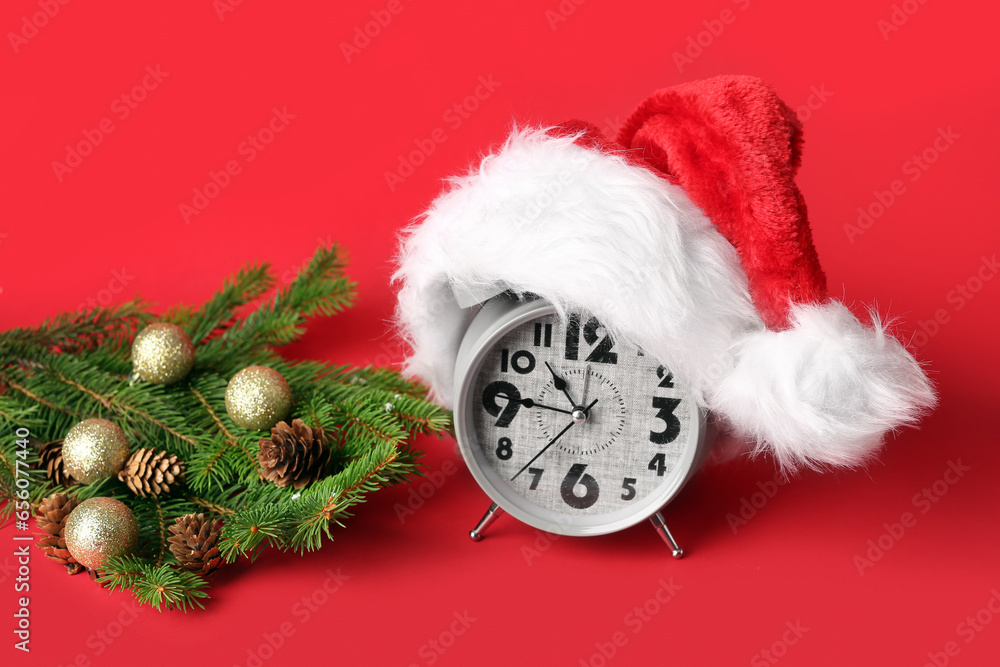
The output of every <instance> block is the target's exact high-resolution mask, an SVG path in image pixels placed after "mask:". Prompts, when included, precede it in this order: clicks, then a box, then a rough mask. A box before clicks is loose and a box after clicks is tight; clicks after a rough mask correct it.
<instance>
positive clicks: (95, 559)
mask: <svg viewBox="0 0 1000 667" xmlns="http://www.w3.org/2000/svg"><path fill="white" fill-rule="evenodd" d="M63 536H64V537H65V538H66V549H67V550H68V551H69V553H70V555H72V556H73V558H75V559H76V560H77V562H78V563H80V564H81V565H83V566H84V567H87V568H90V569H91V570H95V569H97V568H99V567H100V566H101V565H102V564H103V563H104V561H106V560H108V559H109V558H114V557H116V556H124V555H126V554H129V553H131V552H132V550H133V549H135V545H136V542H138V539H139V524H138V523H137V522H136V520H135V515H134V514H132V510H130V509H129V508H128V506H126V505H125V503H123V502H121V501H118V500H115V499H114V498H91V499H90V500H84V501H83V502H82V503H80V504H79V505H77V506H76V507H75V508H74V509H73V511H72V512H70V514H69V517H68V518H67V519H66V525H65V527H64V528H63Z"/></svg>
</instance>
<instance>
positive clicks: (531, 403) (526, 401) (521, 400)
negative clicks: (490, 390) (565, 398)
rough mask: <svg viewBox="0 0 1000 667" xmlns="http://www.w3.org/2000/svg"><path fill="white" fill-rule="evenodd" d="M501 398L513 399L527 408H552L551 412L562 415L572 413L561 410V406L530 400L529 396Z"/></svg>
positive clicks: (571, 412)
mask: <svg viewBox="0 0 1000 667" xmlns="http://www.w3.org/2000/svg"><path fill="white" fill-rule="evenodd" d="M501 396H503V395H502V394H501ZM503 398H506V399H507V400H508V401H514V402H515V403H520V404H521V405H523V406H524V407H526V408H529V409H530V408H542V409H543V410H552V412H561V413H563V414H564V415H571V414H573V411H572V410H563V409H562V408H554V407H552V406H551V405H542V404H541V403H536V402H535V401H533V400H531V399H530V398H516V399H515V398H511V397H510V396H503Z"/></svg>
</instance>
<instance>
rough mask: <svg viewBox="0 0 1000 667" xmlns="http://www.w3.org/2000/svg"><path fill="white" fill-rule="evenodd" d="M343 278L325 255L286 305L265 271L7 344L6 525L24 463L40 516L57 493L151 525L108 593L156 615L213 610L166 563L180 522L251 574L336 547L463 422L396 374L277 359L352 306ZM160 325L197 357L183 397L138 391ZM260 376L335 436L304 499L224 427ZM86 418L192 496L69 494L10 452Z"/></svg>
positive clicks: (0, 345) (7, 336)
mask: <svg viewBox="0 0 1000 667" xmlns="http://www.w3.org/2000/svg"><path fill="white" fill-rule="evenodd" d="M344 269H345V263H344V261H343V258H342V255H341V253H340V251H339V249H338V247H337V246H331V247H321V248H319V249H318V250H317V252H316V254H315V256H314V257H313V258H312V260H311V261H310V262H309V263H308V264H307V265H306V266H305V267H304V268H303V269H302V270H301V271H300V272H299V274H298V276H297V277H296V278H295V279H294V280H293V281H292V282H291V283H290V284H288V285H287V286H285V287H283V288H281V289H277V290H275V279H274V277H273V275H272V272H271V268H270V266H269V265H267V264H254V265H250V266H248V267H246V268H244V269H242V270H241V271H239V272H238V273H237V274H236V275H234V276H233V277H232V278H230V279H229V280H227V281H226V282H225V283H224V284H223V286H222V288H221V289H220V290H219V292H218V293H217V294H215V295H214V296H213V297H212V298H211V299H209V301H208V302H207V303H205V304H204V305H202V306H201V307H200V308H191V307H187V306H175V307H173V308H170V309H169V310H167V311H166V313H165V314H163V315H162V316H157V315H156V314H155V313H154V312H153V311H152V310H151V307H150V305H149V304H147V303H145V302H143V301H141V300H138V299H137V300H135V301H130V302H128V303H124V304H121V305H118V306H115V307H111V308H96V309H90V310H86V311H83V312H79V313H66V314H61V315H58V316H56V317H53V318H50V319H49V320H46V321H45V322H43V323H42V324H40V325H39V326H37V327H33V328H18V329H11V330H9V331H5V332H0V522H4V523H5V522H6V521H7V520H8V519H9V518H10V515H11V513H12V511H13V507H14V502H13V499H14V497H15V484H14V482H15V475H16V473H15V466H16V463H15V461H16V459H17V457H18V455H19V451H20V452H21V454H20V456H22V458H24V457H27V460H28V461H29V463H30V464H31V466H32V475H33V478H32V479H33V484H32V485H31V499H32V501H33V502H34V503H37V502H38V501H39V500H41V499H42V498H44V497H46V496H48V495H50V494H52V493H55V492H58V491H67V492H69V493H70V494H71V495H75V496H77V497H78V498H79V499H80V500H85V499H87V498H92V497H98V496H105V497H111V498H116V499H118V500H121V501H122V502H124V503H125V504H127V505H128V506H129V507H131V509H132V511H133V513H134V514H135V516H136V519H137V521H138V523H139V536H140V542H139V547H138V549H137V550H136V552H135V553H134V554H133V555H131V556H129V557H127V558H119V559H113V560H111V561H109V562H108V563H105V564H104V566H102V571H101V573H100V576H99V577H98V580H99V581H100V582H101V583H102V584H103V585H105V586H106V587H108V588H109V589H110V590H129V591H131V592H132V594H133V595H134V596H135V597H136V598H137V599H138V600H140V601H141V602H142V603H144V604H150V605H152V606H154V607H156V608H157V609H160V608H168V609H184V610H188V609H192V608H194V607H201V606H202V600H203V599H204V598H207V597H208V593H207V592H206V590H205V589H206V588H207V583H208V582H207V580H206V579H205V578H203V577H202V576H201V575H199V574H195V573H192V572H189V571H186V570H184V569H182V568H181V567H180V564H179V563H178V562H177V560H176V558H174V556H173V554H172V553H171V552H170V549H169V544H168V542H167V538H168V537H170V531H169V529H170V526H171V525H172V524H173V522H174V520H175V519H176V518H177V517H180V516H183V515H185V514H190V513H196V512H202V513H205V514H207V515H209V516H211V517H219V518H222V519H223V523H224V528H223V531H222V538H221V541H220V543H219V548H220V552H221V554H222V556H223V557H224V558H225V560H226V561H228V562H232V561H234V560H236V559H238V558H241V557H247V558H250V559H253V558H255V557H256V555H257V554H259V553H260V552H261V551H262V550H263V549H267V548H275V549H279V550H282V551H294V552H299V553H301V552H305V551H312V550H315V549H318V548H320V547H321V546H323V544H324V543H325V542H328V541H330V540H332V539H333V530H332V528H333V526H343V522H344V521H345V520H346V519H347V518H349V517H350V516H351V510H352V508H353V507H354V506H356V505H357V504H359V503H361V502H364V500H365V498H366V496H367V495H368V494H370V493H372V492H374V491H377V490H378V489H380V488H382V487H384V486H387V485H390V484H394V483H397V482H400V481H402V480H405V479H407V478H408V477H410V476H412V475H415V474H419V468H418V459H419V452H417V451H416V450H415V449H414V447H413V438H414V436H417V435H441V434H444V433H446V432H448V431H449V430H450V429H451V414H450V413H449V412H448V411H447V410H444V409H443V408H441V407H439V406H437V405H435V404H433V403H431V402H430V401H428V400H427V396H426V390H425V389H424V388H423V387H422V386H421V385H419V384H417V383H414V382H410V381H408V380H405V379H404V378H402V377H401V376H400V375H399V374H398V373H397V372H395V371H393V370H389V369H385V368H370V367H369V368H354V367H350V366H339V365H332V364H328V363H323V362H317V361H310V360H301V361H298V360H297V361H289V360H286V359H284V358H282V357H281V356H280V355H279V354H278V352H277V348H279V347H281V346H284V345H287V344H289V343H291V342H294V341H296V340H298V339H299V338H301V337H302V335H303V334H304V333H305V330H306V325H307V323H308V322H309V320H311V319H313V318H316V317H327V316H331V315H334V314H336V313H338V312H340V311H342V310H343V309H345V308H347V307H349V306H350V305H351V303H352V301H353V299H354V295H355V290H356V286H355V285H354V283H353V282H351V281H350V280H349V279H348V278H347V277H346V276H345V275H344ZM268 295H270V296H268ZM154 321H167V322H172V323H175V324H178V325H180V326H181V327H183V328H184V329H185V331H187V333H188V334H189V335H190V336H191V339H192V341H193V342H194V343H195V346H196V355H195V367H194V370H192V372H191V373H190V375H189V376H188V377H187V378H186V379H185V380H183V381H181V382H179V383H176V384H173V385H169V386H162V385H153V384H149V383H145V382H136V381H135V378H134V377H132V374H131V371H132V364H131V359H130V351H131V345H132V341H133V340H134V338H135V336H136V334H137V333H138V332H139V331H141V330H142V328H143V327H145V326H146V325H148V324H150V323H152V322H154ZM255 364H262V365H267V366H270V367H271V368H274V369H275V370H277V371H278V372H280V373H281V374H282V375H283V376H284V377H285V379H286V380H287V381H288V384H289V386H290V387H291V390H292V395H293V398H294V408H293V414H292V415H291V416H290V417H289V418H288V421H289V422H290V421H291V420H292V419H293V418H299V419H302V420H303V421H305V422H306V423H307V424H309V425H310V426H314V427H321V428H323V429H324V431H325V432H326V434H327V439H328V442H329V446H330V447H331V448H332V452H331V457H330V463H329V466H328V469H327V470H326V471H325V474H324V475H323V476H322V477H321V478H320V479H319V480H317V481H315V482H313V483H312V484H309V485H307V486H306V487H305V488H302V489H300V490H295V489H292V488H291V487H286V488H278V487H276V486H275V485H274V484H272V483H270V482H267V481H264V480H262V479H261V476H260V474H259V468H258V462H257V453H258V450H259V446H258V443H259V441H260V439H261V438H262V437H266V436H267V435H268V434H267V433H264V432H259V431H248V430H247V429H244V428H241V427H240V426H238V425H237V424H235V423H234V422H233V421H232V420H231V419H230V418H229V416H228V414H227V413H226V406H225V391H226V385H227V383H228V381H229V378H231V377H232V375H233V374H235V373H236V372H238V371H239V370H241V369H243V368H245V367H247V366H251V365H255ZM90 417H102V418H105V419H109V420H111V421H114V422H115V423H117V424H118V425H119V426H121V428H122V429H123V430H124V431H125V433H126V435H127V436H128V438H129V440H130V442H131V444H132V449H133V451H135V450H136V449H138V448H139V447H154V448H156V449H158V450H163V451H165V452H167V453H168V454H176V455H177V456H178V457H179V458H180V459H181V460H182V461H184V463H185V465H186V474H185V481H184V483H182V484H176V485H174V486H172V487H171V491H170V493H169V494H167V495H163V496H157V497H153V498H140V497H137V496H136V495H134V494H133V493H132V492H131V491H130V490H129V488H128V486H127V485H126V484H124V483H123V482H120V481H119V480H118V479H117V478H109V479H105V480H101V481H99V482H95V483H92V484H89V485H75V486H72V487H70V488H69V489H63V488H61V487H57V486H56V485H55V484H53V483H52V481H51V480H49V479H47V478H46V476H45V471H44V470H42V469H41V465H40V461H39V458H38V454H37V452H35V451H31V452H28V453H27V454H25V453H23V452H24V450H23V449H19V448H18V446H17V444H16V439H15V438H14V433H15V431H16V430H17V429H18V428H26V429H28V430H29V431H30V432H31V435H32V437H33V438H34V439H36V440H37V441H38V442H40V443H44V442H49V441H52V440H57V439H60V438H62V437H63V436H65V434H66V432H67V431H68V430H69V429H70V428H71V427H72V426H73V425H74V424H75V423H77V422H78V421H80V420H83V419H87V418H90Z"/></svg>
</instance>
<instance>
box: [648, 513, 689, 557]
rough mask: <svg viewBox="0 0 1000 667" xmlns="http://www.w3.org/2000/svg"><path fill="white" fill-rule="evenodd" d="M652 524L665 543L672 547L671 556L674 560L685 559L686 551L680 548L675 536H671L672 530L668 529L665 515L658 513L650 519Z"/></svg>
mask: <svg viewBox="0 0 1000 667" xmlns="http://www.w3.org/2000/svg"><path fill="white" fill-rule="evenodd" d="M649 520H650V522H651V523H652V524H653V528H655V529H656V532H657V533H659V534H660V537H662V538H663V541H664V542H666V543H667V546H668V547H670V555H671V556H673V557H674V558H684V550H683V549H681V548H680V546H679V545H678V544H677V540H675V539H674V536H673V535H671V534H670V529H669V528H667V522H666V521H664V520H663V515H662V514H660V513H659V512H657V513H656V514H654V515H653V516H651V517H649Z"/></svg>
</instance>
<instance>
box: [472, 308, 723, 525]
mask: <svg viewBox="0 0 1000 667" xmlns="http://www.w3.org/2000/svg"><path fill="white" fill-rule="evenodd" d="M557 313H558V311H557V309H556V308H555V306H553V305H552V304H551V303H549V302H547V301H545V300H543V299H538V298H528V299H518V298H517V297H516V296H514V295H512V294H502V295H500V296H496V297H494V298H492V299H490V300H489V301H487V302H486V303H484V304H483V305H482V308H481V309H480V311H479V312H478V313H477V314H476V315H475V317H474V318H473V319H472V322H471V323H470V325H469V327H468V329H467V331H466V333H465V337H464V338H463V340H462V344H461V347H460V349H459V353H458V357H457V359H456V365H455V389H456V394H455V435H456V439H457V441H458V445H459V451H460V452H461V454H462V458H463V459H464V460H465V463H466V465H467V466H468V467H469V470H470V471H471V472H472V475H473V477H474V478H475V480H476V482H477V483H478V484H479V486H480V488H482V490H483V492H484V493H486V495H487V496H489V497H490V498H491V499H492V500H493V502H495V503H497V504H498V505H499V506H500V507H501V508H503V510H504V511H506V512H507V513H508V514H510V515H511V516H513V517H514V518H516V519H518V520H520V521H522V522H524V523H526V524H528V525H530V526H533V527H535V528H538V529H540V530H544V531H547V532H550V533H555V534H558V535H572V536H589V535H606V534H608V533H614V532H617V531H620V530H624V529H625V528H629V527H630V526H634V525H636V524H638V523H641V522H642V521H644V520H646V519H648V518H649V517H651V516H653V515H654V514H656V513H657V512H658V511H660V510H661V509H662V508H663V507H664V506H665V505H666V504H667V503H669V502H670V501H671V500H673V499H674V498H675V497H676V496H677V494H678V493H680V491H681V490H682V489H683V488H684V486H685V484H687V482H688V481H689V480H690V479H691V477H692V476H693V475H694V474H695V473H696V472H697V471H698V469H699V468H700V467H701V464H702V463H703V462H704V460H705V458H706V456H707V454H708V450H709V449H710V445H711V443H710V440H709V438H708V431H709V423H708V413H707V411H705V410H704V409H703V408H701V407H700V406H698V405H697V404H696V402H695V401H694V399H693V398H692V397H691V396H690V394H688V395H687V400H686V401H685V403H686V405H687V409H688V410H689V411H690V412H689V424H690V429H691V430H692V431H696V432H695V433H689V435H688V446H687V447H685V448H684V450H683V453H682V455H681V458H680V460H679V461H678V462H677V464H676V465H675V467H674V469H673V471H672V472H671V474H670V477H669V478H668V479H667V480H664V481H663V482H662V483H661V484H660V486H659V487H657V489H656V490H655V491H654V492H653V493H651V494H649V495H648V496H645V497H644V498H643V499H642V502H641V503H640V504H638V505H635V506H628V507H624V508H622V509H621V510H617V511H615V512H609V513H605V514H597V515H579V516H575V517H574V516H572V515H570V514H565V513H560V512H556V511H555V510H551V509H548V508H544V507H541V506H538V505H535V504H534V503H532V502H531V501H530V500H528V499H527V498H525V497H524V496H523V495H521V494H520V493H518V492H517V491H516V490H515V489H514V488H513V487H512V486H510V485H509V484H508V483H507V481H506V480H504V479H502V478H501V477H500V475H499V474H498V473H497V471H496V470H495V469H494V468H493V466H492V465H490V463H489V461H488V460H487V459H486V456H485V454H484V453H483V450H482V447H480V446H479V442H478V438H477V436H476V433H475V426H474V421H473V419H474V418H473V410H474V408H475V406H476V404H477V402H476V401H475V400H474V399H473V398H472V397H470V391H471V390H472V389H473V387H474V385H475V382H476V379H477V377H478V375H479V371H480V368H481V367H482V364H483V361H484V359H485V357H486V355H487V354H488V352H489V351H490V350H491V349H492V348H493V346H494V345H495V344H496V343H497V342H498V341H499V340H500V339H501V338H502V337H503V336H505V335H506V334H507V333H508V332H510V331H511V330H513V329H514V328H516V327H518V326H520V325H522V324H524V323H526V322H529V321H531V320H534V319H536V318H539V317H544V316H546V315H553V314H557ZM692 442H693V443H694V444H693V445H692ZM606 517H611V518H610V519H604V520H603V521H598V519H602V518H606Z"/></svg>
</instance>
